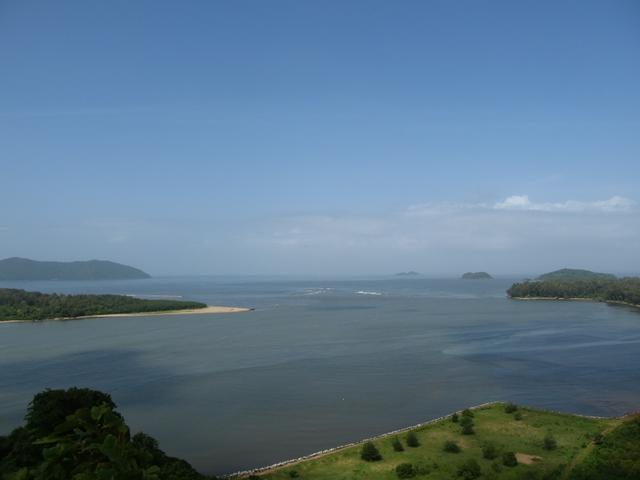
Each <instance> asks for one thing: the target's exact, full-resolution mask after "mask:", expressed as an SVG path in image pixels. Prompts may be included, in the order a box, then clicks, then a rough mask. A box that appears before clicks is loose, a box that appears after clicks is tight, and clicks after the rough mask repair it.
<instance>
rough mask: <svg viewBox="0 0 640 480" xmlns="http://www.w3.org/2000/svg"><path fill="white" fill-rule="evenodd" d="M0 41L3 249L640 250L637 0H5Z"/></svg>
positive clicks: (531, 262)
mask: <svg viewBox="0 0 640 480" xmlns="http://www.w3.org/2000/svg"><path fill="white" fill-rule="evenodd" d="M0 64H1V65H2V75H0V91H2V92H3V93H2V95H1V96H0V162H1V164H0V167H1V170H0V257H7V256H26V257H31V258H39V259H64V260H71V259H83V258H109V259H113V260H116V261H123V262H126V263H131V264H134V265H136V266H140V267H142V268H145V269H147V270H149V271H150V272H151V273H156V274H183V273H202V274H205V273H314V274H332V273H386V272H394V271H397V270H405V269H416V270H420V271H424V272H432V273H451V274H453V273H456V272H458V271H459V270H460V269H462V270H466V269H475V268H478V269H480V268H481V267H482V268H481V269H486V270H493V271H496V272H501V273H510V272H514V273H519V272H531V271H533V272H536V271H539V270H544V269H547V268H554V267H556V266H565V265H567V264H570V265H572V266H585V267H591V268H600V269H607V270H613V271H638V270H640V268H638V259H640V246H639V245H640V219H639V213H638V204H637V202H638V201H640V195H639V188H638V183H639V182H638V178H639V177H640V113H639V112H640V89H639V88H638V84H639V82H638V79H639V78H640V3H638V2H636V1H549V2H545V1H535V2H533V1H532V2H512V1H505V2H500V1H495V2H489V1H453V2H452V1H441V2H438V1H406V2H392V1H385V2H381V1H366V2H365V1H363V2H358V1H335V2H332V1H322V2H310V1H299V0H298V1H268V2H267V1H257V0H255V1H239V0H234V1H193V2H177V1H176V2H168V1H137V2H131V1H110V2H99V1H64V0H62V1H58V2H35V1H28V0H20V1H17V0H16V1H11V0H4V1H0ZM416 212H419V214H417V213H416ZM425 212H426V213H425ZM533 257H535V258H533Z"/></svg>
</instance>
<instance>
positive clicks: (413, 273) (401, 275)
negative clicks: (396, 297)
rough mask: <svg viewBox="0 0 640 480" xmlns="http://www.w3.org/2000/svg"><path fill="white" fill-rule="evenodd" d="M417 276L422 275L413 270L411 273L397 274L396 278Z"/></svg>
mask: <svg viewBox="0 0 640 480" xmlns="http://www.w3.org/2000/svg"><path fill="white" fill-rule="evenodd" d="M416 275H420V274H419V273H418V272H414V271H413V270H411V271H410V272H400V273H396V277H415V276H416Z"/></svg>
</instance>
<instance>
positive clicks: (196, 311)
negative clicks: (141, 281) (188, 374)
mask: <svg viewBox="0 0 640 480" xmlns="http://www.w3.org/2000/svg"><path fill="white" fill-rule="evenodd" d="M252 310H254V309H253V308H246V307H223V306H220V305H209V306H208V307H204V308H189V309H184V310H165V311H159V312H138V313H107V314H104V315H85V316H82V317H61V318H48V319H46V320H2V321H0V325H1V324H3V323H24V322H44V321H55V320H83V319H88V318H107V317H157V316H160V315H205V314H217V313H243V312H251V311H252Z"/></svg>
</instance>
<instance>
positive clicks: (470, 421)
mask: <svg viewBox="0 0 640 480" xmlns="http://www.w3.org/2000/svg"><path fill="white" fill-rule="evenodd" d="M460 425H461V426H463V427H464V426H465V425H473V419H472V418H471V417H462V420H460Z"/></svg>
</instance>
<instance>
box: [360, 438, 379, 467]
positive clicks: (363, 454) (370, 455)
mask: <svg viewBox="0 0 640 480" xmlns="http://www.w3.org/2000/svg"><path fill="white" fill-rule="evenodd" d="M360 458H361V459H362V460H364V461H366V462H377V461H378V460H382V455H380V452H379V451H378V449H377V448H376V446H375V445H374V444H373V442H365V443H364V444H363V445H362V450H361V451H360Z"/></svg>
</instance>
